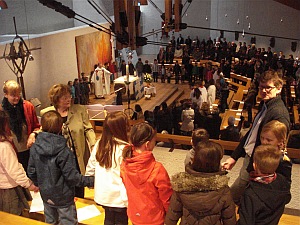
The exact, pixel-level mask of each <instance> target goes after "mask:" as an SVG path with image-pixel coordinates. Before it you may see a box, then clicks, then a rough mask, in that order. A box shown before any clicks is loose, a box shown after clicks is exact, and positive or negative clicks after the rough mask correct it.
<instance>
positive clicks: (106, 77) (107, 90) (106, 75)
mask: <svg viewBox="0 0 300 225" xmlns="http://www.w3.org/2000/svg"><path fill="white" fill-rule="evenodd" d="M101 70H102V72H103V77H104V87H105V93H106V94H107V95H109V94H110V75H111V72H110V71H109V70H108V62H106V63H104V65H103V67H102V68H101Z"/></svg>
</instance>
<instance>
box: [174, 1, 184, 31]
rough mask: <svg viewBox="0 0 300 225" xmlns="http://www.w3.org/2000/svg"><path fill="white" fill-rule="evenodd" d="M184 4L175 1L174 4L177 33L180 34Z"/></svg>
mask: <svg viewBox="0 0 300 225" xmlns="http://www.w3.org/2000/svg"><path fill="white" fill-rule="evenodd" d="M181 5H182V3H181V0H175V3H174V17H175V32H179V31H180V30H181V29H180V23H181V13H180V7H181Z"/></svg>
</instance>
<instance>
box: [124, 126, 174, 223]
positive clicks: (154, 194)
mask: <svg viewBox="0 0 300 225" xmlns="http://www.w3.org/2000/svg"><path fill="white" fill-rule="evenodd" d="M130 142H131V145H128V146H126V147H125V148H124V150H123V159H124V161H123V163H122V165H121V177H122V179H123V183H124V185H125V187H126V190H127V196H128V207H127V214H128V217H129V219H130V220H131V221H132V223H133V224H135V225H139V224H149V225H150V224H156V225H160V224H163V223H164V218H165V215H166V212H167V210H168V207H169V201H170V198H171V195H172V188H171V183H170V178H169V175H168V173H167V171H166V169H165V168H164V167H163V165H162V164H161V163H159V162H156V161H155V158H154V156H153V154H152V150H153V148H154V147H155V143H156V131H155V130H154V129H153V128H152V127H151V126H150V125H149V124H147V123H139V124H137V125H135V126H133V128H132V129H131V132H130Z"/></svg>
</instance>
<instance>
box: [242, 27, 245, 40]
mask: <svg viewBox="0 0 300 225" xmlns="http://www.w3.org/2000/svg"><path fill="white" fill-rule="evenodd" d="M242 36H243V38H244V37H245V30H244V29H243V33H242Z"/></svg>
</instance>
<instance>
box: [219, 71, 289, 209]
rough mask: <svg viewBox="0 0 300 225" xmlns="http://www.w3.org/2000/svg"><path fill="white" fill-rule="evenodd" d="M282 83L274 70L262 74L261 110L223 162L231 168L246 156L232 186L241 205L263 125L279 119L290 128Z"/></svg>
mask: <svg viewBox="0 0 300 225" xmlns="http://www.w3.org/2000/svg"><path fill="white" fill-rule="evenodd" d="M282 85H283V81H282V79H281V78H279V76H278V74H277V73H276V72H274V71H271V70H269V71H266V72H265V73H263V74H262V75H261V77H260V80H259V94H260V96H261V98H262V101H261V102H260V104H259V110H258V113H257V115H256V116H255V118H254V121H253V124H252V127H251V129H250V130H249V131H248V132H247V134H246V135H245V136H244V137H243V139H242V140H241V142H240V144H239V145H238V146H237V148H236V149H235V150H234V152H233V153H232V155H231V157H230V158H228V159H227V160H226V162H224V163H223V164H222V166H223V168H224V169H226V170H231V169H232V168H233V167H234V165H235V163H236V161H237V160H238V159H239V158H240V157H243V156H245V158H244V163H243V166H242V168H241V170H240V174H239V176H238V177H237V179H236V180H235V182H234V183H233V184H232V185H231V187H230V188H231V193H232V197H233V200H234V202H235V203H236V204H237V205H239V202H240V198H241V196H242V195H243V193H244V191H245V188H246V186H247V184H248V182H249V172H251V171H253V170H254V169H253V153H254V149H255V148H256V146H259V145H260V144H261V143H260V133H261V130H262V128H263V126H264V125H265V124H266V123H268V122H270V121H272V120H278V121H280V122H282V123H284V124H285V125H286V127H287V129H288V130H289V128H290V116H289V112H288V110H287V108H286V106H285V105H284V103H283V101H282V100H281V97H280V92H281V89H282Z"/></svg>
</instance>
